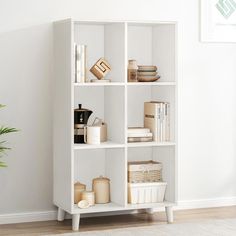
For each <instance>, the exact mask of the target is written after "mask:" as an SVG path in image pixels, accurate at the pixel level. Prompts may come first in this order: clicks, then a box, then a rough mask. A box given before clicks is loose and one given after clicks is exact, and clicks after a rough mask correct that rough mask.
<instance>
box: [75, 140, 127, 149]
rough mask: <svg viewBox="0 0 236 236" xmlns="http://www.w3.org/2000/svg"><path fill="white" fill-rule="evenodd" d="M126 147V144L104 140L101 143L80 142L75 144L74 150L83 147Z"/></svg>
mask: <svg viewBox="0 0 236 236" xmlns="http://www.w3.org/2000/svg"><path fill="white" fill-rule="evenodd" d="M123 147H125V145H124V144H120V143H114V142H111V141H107V142H103V143H101V144H95V145H92V144H85V143H79V144H74V150H81V149H100V148H123Z"/></svg>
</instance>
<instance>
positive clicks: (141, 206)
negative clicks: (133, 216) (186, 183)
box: [125, 201, 176, 210]
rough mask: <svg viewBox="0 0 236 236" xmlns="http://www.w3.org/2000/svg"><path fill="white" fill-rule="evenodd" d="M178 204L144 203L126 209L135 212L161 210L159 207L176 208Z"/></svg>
mask: <svg viewBox="0 0 236 236" xmlns="http://www.w3.org/2000/svg"><path fill="white" fill-rule="evenodd" d="M175 205H176V203H174V202H168V201H164V202H157V203H144V204H128V205H127V206H126V207H125V208H126V209H127V210H135V209H148V208H159V207H166V206H175Z"/></svg>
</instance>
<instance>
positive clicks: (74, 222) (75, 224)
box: [72, 214, 80, 231]
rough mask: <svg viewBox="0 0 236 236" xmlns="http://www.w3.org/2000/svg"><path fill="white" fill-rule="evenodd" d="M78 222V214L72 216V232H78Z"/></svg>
mask: <svg viewBox="0 0 236 236" xmlns="http://www.w3.org/2000/svg"><path fill="white" fill-rule="evenodd" d="M79 222H80V214H74V215H72V230H73V231H78V230H79Z"/></svg>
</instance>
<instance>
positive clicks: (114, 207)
mask: <svg viewBox="0 0 236 236" xmlns="http://www.w3.org/2000/svg"><path fill="white" fill-rule="evenodd" d="M121 210H124V207H122V206H120V205H118V204H115V203H113V202H110V203H107V204H96V205H94V206H91V207H89V208H87V209H80V208H79V207H78V206H77V205H76V204H75V205H74V213H79V214H86V213H98V212H109V211H121Z"/></svg>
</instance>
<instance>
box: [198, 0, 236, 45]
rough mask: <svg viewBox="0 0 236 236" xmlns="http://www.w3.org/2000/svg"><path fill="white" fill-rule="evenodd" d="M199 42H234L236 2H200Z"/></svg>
mask: <svg viewBox="0 0 236 236" xmlns="http://www.w3.org/2000/svg"><path fill="white" fill-rule="evenodd" d="M201 41H202V42H236V0H201Z"/></svg>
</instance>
